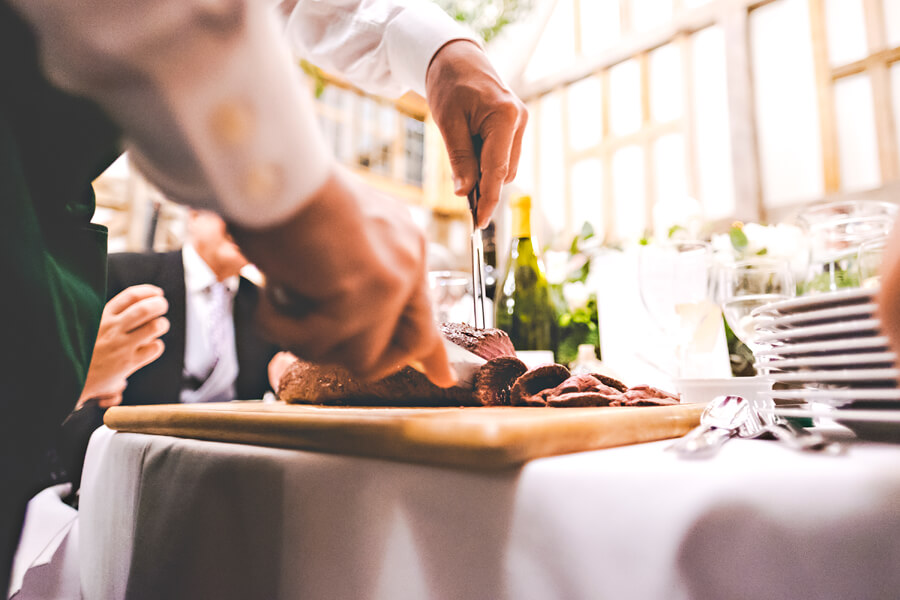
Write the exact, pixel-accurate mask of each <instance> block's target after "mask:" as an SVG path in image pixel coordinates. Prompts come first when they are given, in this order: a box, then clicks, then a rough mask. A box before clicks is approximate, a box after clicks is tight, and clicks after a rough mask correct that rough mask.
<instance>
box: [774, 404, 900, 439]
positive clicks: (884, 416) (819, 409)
mask: <svg viewBox="0 0 900 600" xmlns="http://www.w3.org/2000/svg"><path fill="white" fill-rule="evenodd" d="M759 411H760V412H762V413H766V414H774V415H778V416H780V417H793V418H812V419H830V420H833V421H835V422H837V423H840V424H841V425H843V426H845V427H847V428H848V429H850V430H852V431H853V432H854V433H856V435H857V436H858V437H860V438H865V439H871V440H879V441H891V442H897V441H900V410H876V409H853V408H845V409H836V408H831V407H827V406H819V405H815V406H809V407H793V406H792V407H781V406H776V407H775V408H771V409H770V408H760V409H759Z"/></svg>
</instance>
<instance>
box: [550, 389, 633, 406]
mask: <svg viewBox="0 0 900 600" xmlns="http://www.w3.org/2000/svg"><path fill="white" fill-rule="evenodd" d="M610 389H612V388H610ZM619 396H621V393H620V392H613V393H611V394H609V393H604V392H569V393H566V394H557V395H549V396H547V404H546V405H547V406H552V407H555V408H568V407H583V406H610V405H611V403H612V402H613V401H615V400H617V399H618V398H619Z"/></svg>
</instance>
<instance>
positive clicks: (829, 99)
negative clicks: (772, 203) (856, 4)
mask: <svg viewBox="0 0 900 600" xmlns="http://www.w3.org/2000/svg"><path fill="white" fill-rule="evenodd" d="M809 26H810V35H811V36H812V50H813V69H814V71H815V77H816V100H817V103H818V105H819V133H820V135H821V136H822V172H823V174H824V176H825V193H826V194H829V193H835V192H837V191H839V190H840V189H841V170H840V159H839V157H838V139H837V123H836V119H837V117H836V115H835V110H834V87H833V86H832V74H831V68H830V66H829V60H828V36H827V33H826V31H825V0H809Z"/></svg>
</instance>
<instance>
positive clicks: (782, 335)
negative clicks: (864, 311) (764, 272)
mask: <svg viewBox="0 0 900 600" xmlns="http://www.w3.org/2000/svg"><path fill="white" fill-rule="evenodd" d="M880 327H881V322H880V321H879V320H878V319H859V320H857V321H843V322H840V323H828V324H827V325H811V326H809V327H794V328H792V329H785V330H782V331H772V332H769V333H761V334H759V335H758V336H756V341H757V342H758V343H761V344H768V343H771V342H778V341H780V340H794V339H798V338H817V337H835V336H844V335H847V334H855V333H868V332H871V331H878V329H879V328H880Z"/></svg>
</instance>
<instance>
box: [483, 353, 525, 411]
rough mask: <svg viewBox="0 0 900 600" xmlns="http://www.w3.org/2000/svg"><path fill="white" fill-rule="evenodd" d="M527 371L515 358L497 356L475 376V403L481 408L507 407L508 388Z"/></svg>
mask: <svg viewBox="0 0 900 600" xmlns="http://www.w3.org/2000/svg"><path fill="white" fill-rule="evenodd" d="M527 370H528V367H526V366H525V363H523V362H522V361H521V360H519V359H518V358H516V357H515V356H498V357H497V358H492V359H491V360H489V361H487V363H485V364H484V365H482V366H481V368H480V369H479V370H478V372H477V373H476V374H475V390H474V394H475V401H476V403H477V404H480V405H483V406H508V405H509V388H510V387H511V386H512V384H513V383H514V382H515V381H516V379H518V378H519V376H520V375H522V373H524V372H525V371H527Z"/></svg>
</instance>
